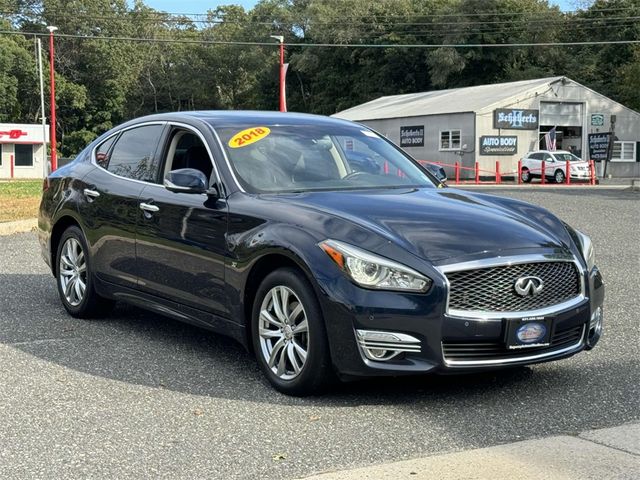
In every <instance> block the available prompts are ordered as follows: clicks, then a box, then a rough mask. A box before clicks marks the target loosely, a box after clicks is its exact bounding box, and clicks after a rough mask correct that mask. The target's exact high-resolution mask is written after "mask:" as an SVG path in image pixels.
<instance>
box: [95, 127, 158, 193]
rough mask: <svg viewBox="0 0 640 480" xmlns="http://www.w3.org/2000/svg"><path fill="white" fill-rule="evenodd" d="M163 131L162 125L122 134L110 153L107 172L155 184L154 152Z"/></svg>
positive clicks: (155, 164) (156, 170)
mask: <svg viewBox="0 0 640 480" xmlns="http://www.w3.org/2000/svg"><path fill="white" fill-rule="evenodd" d="M163 129H164V125H147V126H144V127H137V128H132V129H130V130H126V131H125V132H123V133H122V135H120V138H119V139H118V141H117V142H116V144H115V146H114V147H113V150H112V151H111V155H110V157H111V158H110V159H109V160H108V162H109V163H108V166H107V170H109V171H110V172H111V173H113V174H114V175H119V176H121V177H125V178H131V179H133V180H142V181H145V182H155V181H156V180H157V176H158V159H157V158H156V157H155V152H156V149H157V147H158V142H159V141H160V136H161V135H162V130H163Z"/></svg>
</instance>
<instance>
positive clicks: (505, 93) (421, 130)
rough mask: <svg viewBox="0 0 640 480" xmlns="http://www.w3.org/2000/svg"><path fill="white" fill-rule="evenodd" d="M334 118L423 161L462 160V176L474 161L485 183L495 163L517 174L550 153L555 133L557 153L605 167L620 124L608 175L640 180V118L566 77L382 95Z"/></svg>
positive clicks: (449, 172)
mask: <svg viewBox="0 0 640 480" xmlns="http://www.w3.org/2000/svg"><path fill="white" fill-rule="evenodd" d="M334 117H338V118H344V119H347V120H353V121H357V122H361V123H363V124H366V125H368V126H370V127H371V128H373V129H375V130H376V131H378V132H380V133H381V134H383V135H385V136H386V137H388V138H389V139H391V140H392V141H393V142H395V143H397V144H398V145H400V146H401V147H403V148H405V149H406V150H407V152H409V153H410V154H411V155H412V156H413V157H414V158H416V159H419V160H427V161H434V162H443V163H446V164H454V163H455V162H460V164H461V165H462V166H463V167H467V168H469V170H462V173H461V177H462V178H471V177H472V176H473V174H474V173H473V170H472V169H473V167H474V165H475V162H478V163H479V167H480V170H481V176H483V177H490V176H491V172H494V171H495V169H496V161H498V162H500V171H501V173H502V174H503V175H504V174H505V173H512V174H513V173H515V172H516V171H517V165H518V160H519V159H521V158H522V157H523V155H524V154H525V153H527V152H529V151H532V150H538V149H544V148H546V145H545V140H544V137H545V134H546V133H547V132H549V131H550V130H552V129H554V128H555V132H556V143H557V149H558V150H560V149H562V150H571V151H572V152H574V153H575V154H576V155H578V156H579V157H581V158H583V159H593V160H596V161H599V160H601V159H603V158H606V149H607V142H608V140H609V138H610V136H609V135H607V134H608V132H610V131H611V127H612V125H611V124H612V120H613V122H614V123H615V125H614V144H613V156H612V162H611V164H610V165H609V166H608V173H611V174H612V175H613V176H619V177H630V176H636V177H637V176H640V113H638V112H636V111H634V110H631V109H630V108H627V107H625V106H624V105H621V104H619V103H617V102H615V101H613V100H611V99H610V98H607V97H605V96H604V95H601V94H599V93H597V92H595V91H593V90H591V89H589V88H587V87H585V86H584V85H581V84H579V83H577V82H575V81H573V80H571V79H569V78H567V77H551V78H541V79H536V80H525V81H520V82H510V83H501V84H494V85H480V86H476V87H467V88H456V89H451V90H437V91H431V92H423V93H413V94H406V95H394V96H388V97H380V98H378V99H376V100H372V101H370V102H367V103H364V104H362V105H358V106H356V107H353V108H350V109H348V110H344V111H342V112H339V113H336V114H335V115H334ZM451 173H452V171H451V170H450V169H448V174H449V175H451Z"/></svg>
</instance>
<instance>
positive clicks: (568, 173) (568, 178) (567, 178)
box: [564, 160, 571, 185]
mask: <svg viewBox="0 0 640 480" xmlns="http://www.w3.org/2000/svg"><path fill="white" fill-rule="evenodd" d="M564 168H565V173H566V175H565V179H564V183H566V184H567V185H569V184H571V165H569V160H567V164H566V165H565V167H564Z"/></svg>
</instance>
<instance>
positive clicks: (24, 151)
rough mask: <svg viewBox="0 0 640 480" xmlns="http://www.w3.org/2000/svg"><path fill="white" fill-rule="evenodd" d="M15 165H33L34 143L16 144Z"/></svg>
mask: <svg viewBox="0 0 640 480" xmlns="http://www.w3.org/2000/svg"><path fill="white" fill-rule="evenodd" d="M14 162H15V163H14V165H15V166H16V167H33V145H20V144H16V145H15V157H14Z"/></svg>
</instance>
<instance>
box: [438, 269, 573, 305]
mask: <svg viewBox="0 0 640 480" xmlns="http://www.w3.org/2000/svg"><path fill="white" fill-rule="evenodd" d="M446 275H447V279H448V280H449V309H450V310H461V311H484V312H523V311H528V310H537V309H540V308H546V307H551V306H553V305H558V304H560V303H563V302H565V301H567V300H571V299H573V298H575V297H577V296H578V295H580V293H581V291H580V277H579V273H578V269H577V268H576V265H575V264H574V263H573V262H536V263H521V264H515V265H501V266H497V267H488V268H480V269H474V270H462V271H457V272H448V273H446ZM524 276H536V277H539V278H541V279H542V281H543V284H544V287H543V289H542V292H540V293H539V294H538V295H527V296H521V295H518V294H517V293H516V291H515V288H514V285H515V282H516V280H517V279H518V278H521V277H524Z"/></svg>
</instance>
